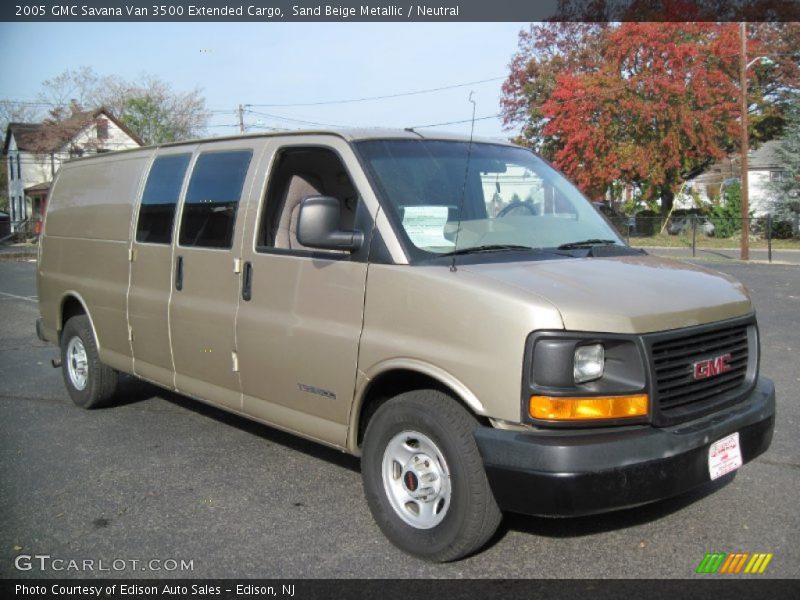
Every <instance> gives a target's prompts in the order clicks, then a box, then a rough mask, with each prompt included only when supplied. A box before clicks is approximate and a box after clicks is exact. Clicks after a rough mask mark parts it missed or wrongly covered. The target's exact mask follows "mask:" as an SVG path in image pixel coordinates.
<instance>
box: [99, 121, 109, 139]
mask: <svg viewBox="0 0 800 600" xmlns="http://www.w3.org/2000/svg"><path fill="white" fill-rule="evenodd" d="M97 139H98V140H107V139H108V119H97Z"/></svg>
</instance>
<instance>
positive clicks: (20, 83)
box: [0, 23, 526, 138]
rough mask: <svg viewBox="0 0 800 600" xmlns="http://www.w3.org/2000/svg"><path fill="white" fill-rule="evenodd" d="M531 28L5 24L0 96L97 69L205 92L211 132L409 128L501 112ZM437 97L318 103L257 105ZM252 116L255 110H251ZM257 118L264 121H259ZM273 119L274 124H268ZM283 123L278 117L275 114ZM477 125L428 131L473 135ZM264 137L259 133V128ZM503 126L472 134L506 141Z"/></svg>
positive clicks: (33, 92)
mask: <svg viewBox="0 0 800 600" xmlns="http://www.w3.org/2000/svg"><path fill="white" fill-rule="evenodd" d="M523 27H526V24H523V23H70V24H66V23H0V99H6V98H7V99H11V100H35V99H36V96H37V93H38V92H39V90H40V85H41V82H42V81H44V80H46V79H49V78H52V77H54V76H56V75H58V74H59V73H62V72H63V71H65V70H66V69H75V68H78V67H81V66H89V67H92V68H93V69H94V71H95V72H96V73H98V74H99V75H112V74H113V75H119V76H120V77H122V78H123V79H126V80H135V79H137V78H139V77H141V76H142V75H144V74H147V75H154V76H157V77H159V78H161V79H163V80H165V81H167V82H168V83H170V84H171V85H172V86H173V88H174V89H175V90H183V91H186V90H191V89H194V88H200V89H201V91H202V94H203V96H204V97H205V98H206V106H207V107H208V108H209V109H212V110H213V111H214V114H213V118H212V120H211V127H210V128H209V130H208V133H209V135H225V134H232V133H236V132H237V131H238V125H237V115H236V113H235V109H236V107H237V106H238V105H239V104H244V105H251V106H250V107H248V111H251V112H247V113H246V114H245V122H246V124H248V125H250V126H252V127H251V128H250V130H251V131H257V130H259V129H258V128H265V127H281V128H287V129H297V128H301V127H309V125H305V124H303V123H300V122H298V121H290V120H288V119H295V120H300V121H311V122H315V123H324V124H329V125H335V126H345V127H351V126H355V127H412V126H420V125H429V124H438V123H448V122H451V121H460V120H468V119H470V117H471V116H472V104H471V103H470V102H469V95H470V92H474V95H473V100H474V101H475V102H476V117H478V118H480V117H485V116H491V115H497V114H498V113H499V112H500V107H499V101H500V96H501V90H500V88H501V85H502V78H503V77H505V76H506V75H507V74H508V64H509V62H510V60H511V57H512V55H513V54H514V52H515V50H516V48H517V34H518V33H519V31H520V29H522V28H523ZM487 79H494V80H493V81H488V82H484V83H475V84H471V85H468V86H464V87H459V88H455V89H450V90H444V91H439V92H435V93H425V94H417V95H411V96H400V97H397V98H388V99H382V100H370V101H363V102H353V103H342V104H330V105H320V106H292V107H288V106H255V105H275V104H298V103H314V102H327V101H332V100H348V99H356V98H365V97H372V96H386V95H392V94H402V93H405V92H412V91H416V90H426V89H431V88H439V87H445V86H451V85H457V84H462V83H467V82H477V81H483V80H487ZM253 111H255V112H253ZM256 112H258V113H262V114H255V113H256ZM268 115H269V116H268ZM278 117H281V118H278ZM469 128H470V123H462V124H456V125H443V126H439V127H435V128H430V130H431V131H433V130H439V131H453V132H459V133H467V134H468V133H469ZM261 130H263V129H261ZM513 134H514V132H513V131H508V130H504V129H503V126H502V123H501V121H500V119H498V118H490V119H483V120H479V121H476V123H475V135H476V136H481V137H502V138H507V137H510V136H511V135H513Z"/></svg>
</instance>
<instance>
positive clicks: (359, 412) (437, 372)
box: [347, 359, 488, 456]
mask: <svg viewBox="0 0 800 600" xmlns="http://www.w3.org/2000/svg"><path fill="white" fill-rule="evenodd" d="M360 374H361V375H362V376H363V378H364V383H362V384H361V385H360V386H358V389H357V391H356V398H355V400H354V403H353V408H352V410H351V412H350V423H349V427H348V436H347V450H348V451H349V452H350V453H352V454H354V455H356V456H360V454H361V445H362V442H363V440H364V432H365V431H366V428H367V425H368V424H369V420H370V418H371V417H372V415H374V414H375V411H376V410H378V408H379V407H380V406H381V405H382V404H383V403H384V402H386V401H387V400H389V399H390V398H393V397H394V396H397V395H398V394H401V393H403V392H410V391H413V390H422V389H435V390H439V391H440V392H443V393H445V394H447V395H448V396H450V397H452V398H453V399H454V400H455V401H456V402H458V403H459V404H461V405H462V406H463V407H464V408H465V409H466V410H467V411H469V412H470V414H472V415H473V416H474V417H476V418H477V419H478V420H479V421H481V422H482V423H488V420H487V419H486V416H485V409H484V407H483V404H482V403H481V401H480V400H479V399H478V397H477V396H475V394H474V393H473V392H472V391H471V390H470V389H469V388H468V387H467V386H466V385H464V384H463V383H462V382H461V381H459V380H458V379H457V378H456V377H454V376H453V375H452V374H450V373H448V372H447V371H444V370H443V369H440V368H438V367H435V366H433V365H430V364H428V363H424V362H421V361H416V360H409V359H398V360H392V361H386V362H384V363H381V364H379V365H376V367H374V368H372V369H370V371H369V372H368V373H360Z"/></svg>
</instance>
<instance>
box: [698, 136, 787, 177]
mask: <svg viewBox="0 0 800 600" xmlns="http://www.w3.org/2000/svg"><path fill="white" fill-rule="evenodd" d="M782 145H783V140H780V139H777V140H770V141H768V142H764V143H763V144H761V145H760V146H759V147H758V148H757V149H755V150H752V149H751V150H750V152H749V153H748V154H747V170H748V172H749V171H774V170H780V169H781V164H780V160H779V158H778V153H777V150H778V148H780V147H781V146H782ZM739 159H740V156H739V155H738V154H732V155H730V156H728V157H727V158H724V159H722V160H718V161H717V162H715V163H713V164H712V165H710V166H709V167H708V168H707V169H706V170H705V171H703V173H701V174H700V175H698V176H697V177H693V178H692V180H691V181H693V182H695V183H704V184H716V183H721V182H722V181H725V180H726V179H732V178H736V177H739V175H740V173H741V166H740V160H739Z"/></svg>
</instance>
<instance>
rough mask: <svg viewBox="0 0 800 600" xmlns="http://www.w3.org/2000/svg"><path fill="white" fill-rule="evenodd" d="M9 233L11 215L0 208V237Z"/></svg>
mask: <svg viewBox="0 0 800 600" xmlns="http://www.w3.org/2000/svg"><path fill="white" fill-rule="evenodd" d="M10 233H11V217H9V216H8V213H7V212H5V211H2V210H0V239H3V238H4V237H6V236H7V235H9V234H10Z"/></svg>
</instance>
